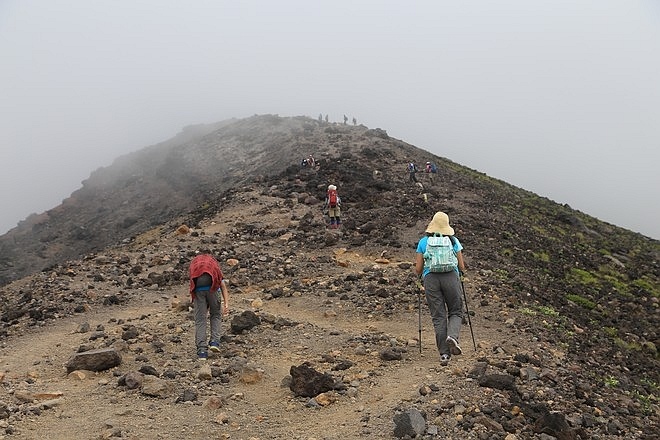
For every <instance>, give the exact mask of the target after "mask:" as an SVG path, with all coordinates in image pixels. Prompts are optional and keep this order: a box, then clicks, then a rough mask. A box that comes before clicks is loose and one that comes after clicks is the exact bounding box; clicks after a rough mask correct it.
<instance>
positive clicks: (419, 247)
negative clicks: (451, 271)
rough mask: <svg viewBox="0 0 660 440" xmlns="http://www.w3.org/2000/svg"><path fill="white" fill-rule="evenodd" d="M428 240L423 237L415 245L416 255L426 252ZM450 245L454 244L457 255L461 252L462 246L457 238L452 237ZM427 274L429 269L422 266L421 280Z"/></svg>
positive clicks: (426, 237)
mask: <svg viewBox="0 0 660 440" xmlns="http://www.w3.org/2000/svg"><path fill="white" fill-rule="evenodd" d="M428 240H429V237H428V236H427V235H425V236H423V237H422V238H421V239H420V240H419V242H418V243H417V253H418V254H422V255H423V254H424V252H426V242H427V241H428ZM452 243H454V253H455V254H457V253H459V252H460V251H462V250H463V245H462V244H461V242H460V241H458V238H456V237H453V240H452ZM456 272H458V267H456ZM428 273H429V268H428V267H426V265H424V270H423V271H422V278H424V277H425V276H426V275H427V274H428Z"/></svg>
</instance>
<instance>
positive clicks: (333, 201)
mask: <svg viewBox="0 0 660 440" xmlns="http://www.w3.org/2000/svg"><path fill="white" fill-rule="evenodd" d="M328 205H329V206H330V207H331V208H335V207H337V190H336V189H329V190H328Z"/></svg>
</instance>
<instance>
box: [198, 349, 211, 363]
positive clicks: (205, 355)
mask: <svg viewBox="0 0 660 440" xmlns="http://www.w3.org/2000/svg"><path fill="white" fill-rule="evenodd" d="M208 358H209V353H208V352H207V351H205V350H199V351H198V352H197V359H198V360H200V361H205V360H207V359H208Z"/></svg>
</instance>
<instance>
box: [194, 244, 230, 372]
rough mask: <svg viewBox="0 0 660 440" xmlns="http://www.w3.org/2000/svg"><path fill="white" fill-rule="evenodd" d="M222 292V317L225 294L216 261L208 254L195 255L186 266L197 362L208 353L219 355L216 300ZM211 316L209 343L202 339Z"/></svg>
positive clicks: (226, 305) (226, 310) (226, 303)
mask: <svg viewBox="0 0 660 440" xmlns="http://www.w3.org/2000/svg"><path fill="white" fill-rule="evenodd" d="M218 291H220V292H222V315H225V316H226V315H228V314H229V290H228V289H227V283H226V281H225V280H224V278H223V277H222V270H221V269H220V264H219V263H218V261H217V260H216V259H215V258H213V257H212V256H211V255H209V254H200V255H197V256H196V257H195V258H193V260H192V261H191V262H190V295H191V297H192V303H193V308H194V313H195V346H196V347H197V358H198V359H199V360H206V359H207V358H208V356H209V352H208V349H209V348H210V349H211V351H213V352H216V353H217V352H219V351H220V331H221V328H220V326H221V322H222V315H221V313H220V297H219V295H218ZM207 313H210V316H211V339H210V341H209V342H208V343H207V342H206V341H207V339H206V336H207V334H206V317H207Z"/></svg>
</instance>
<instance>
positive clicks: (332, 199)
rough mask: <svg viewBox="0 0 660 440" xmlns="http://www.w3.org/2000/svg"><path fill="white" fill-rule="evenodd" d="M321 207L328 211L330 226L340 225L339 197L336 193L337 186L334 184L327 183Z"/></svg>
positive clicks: (337, 226)
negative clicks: (326, 190)
mask: <svg viewBox="0 0 660 440" xmlns="http://www.w3.org/2000/svg"><path fill="white" fill-rule="evenodd" d="M323 208H324V210H327V211H328V216H329V217H330V228H331V229H337V228H339V226H340V225H341V198H340V197H339V194H337V187H336V186H335V185H328V192H327V193H326V195H325V202H324V203H323Z"/></svg>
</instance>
